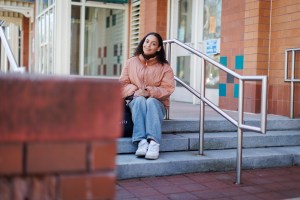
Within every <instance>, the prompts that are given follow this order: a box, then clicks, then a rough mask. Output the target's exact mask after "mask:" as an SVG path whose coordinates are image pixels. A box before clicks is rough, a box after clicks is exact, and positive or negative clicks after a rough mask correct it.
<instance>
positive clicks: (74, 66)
mask: <svg viewBox="0 0 300 200" xmlns="http://www.w3.org/2000/svg"><path fill="white" fill-rule="evenodd" d="M0 7H1V11H0V20H4V21H6V26H5V27H6V31H7V34H8V35H10V34H12V31H10V33H8V29H10V30H12V29H13V28H7V27H10V26H16V27H17V28H15V31H14V33H18V34H17V36H16V34H15V36H11V35H10V38H14V41H16V38H18V40H17V41H21V42H19V43H18V42H17V43H16V44H15V47H13V48H14V49H15V50H14V52H15V55H17V56H16V57H17V58H18V59H17V60H18V63H19V65H22V66H25V67H26V68H27V71H28V72H30V73H41V74H56V75H79V76H97V77H102V78H106V77H109V78H117V77H118V76H119V75H120V73H121V70H122V67H123V65H124V62H125V60H126V59H127V58H129V57H130V56H132V53H133V51H134V49H135V47H136V45H137V44H138V42H139V40H140V39H141V38H142V37H143V36H144V35H145V34H147V33H148V32H152V31H155V32H159V33H160V34H161V35H162V37H163V39H174V38H175V39H178V40H179V41H181V42H184V43H186V44H187V45H189V46H191V47H193V48H195V49H196V50H199V51H201V52H203V53H205V54H207V55H209V56H210V57H212V58H213V59H215V60H216V61H218V62H220V63H221V64H222V65H224V66H226V67H227V68H229V69H231V70H233V71H235V72H236V73H238V74H240V75H266V76H268V113H270V114H278V115H284V116H290V115H291V112H292V113H293V115H294V116H295V117H300V99H299V98H300V94H299V93H300V86H299V82H296V83H295V84H294V86H291V83H290V82H289V80H292V79H296V80H298V81H299V79H300V78H299V76H300V69H299V68H300V63H299V60H300V58H299V51H298V50H297V48H299V47H300V37H299V35H300V34H299V32H300V2H297V1H292V0H66V1H58V0H36V1H20V0H19V1H18V0H11V1H8V0H1V1H0ZM15 7H17V8H26V9H25V11H22V12H20V10H18V9H14V10H13V8H15ZM14 18H17V19H18V20H17V21H19V22H15V21H13V19H14ZM14 20H15V19H14ZM11 45H12V46H13V44H12V43H11ZM172 48H173V47H172ZM287 49H291V51H286V50H287ZM295 49H296V50H295ZM294 50H295V51H294ZM2 52H3V51H2ZM18 52H19V53H18ZM286 52H287V53H286ZM170 61H171V65H172V67H173V69H174V72H175V74H176V76H178V77H179V78H180V79H182V80H183V81H184V82H185V83H187V84H189V85H191V86H192V87H194V88H195V89H196V90H200V83H201V80H200V79H201V78H200V75H199V74H200V67H201V61H200V60H199V58H197V57H196V56H193V55H191V54H190V53H188V52H186V51H184V50H182V49H181V48H178V47H176V46H175V47H174V49H172V59H171V60H170ZM1 62H2V63H7V61H5V60H4V58H3V56H1ZM2 66H4V64H3V65H2V64H1V70H3V71H5V69H7V68H8V67H2ZM285 66H287V70H285ZM292 66H294V68H295V69H294V70H292ZM205 82H206V88H207V89H206V96H207V98H209V99H210V100H211V101H212V102H213V103H215V104H216V105H218V106H220V107H221V108H223V109H229V110H237V106H238V98H237V97H238V95H239V94H238V91H239V82H238V80H236V79H235V78H234V77H232V76H231V75H228V74H226V73H225V72H223V71H220V70H218V69H216V68H215V67H213V66H209V65H208V66H207V69H206V81H205ZM291 88H293V92H294V96H291V94H292V92H291V91H292V90H291ZM260 92H261V84H260V83H259V82H254V83H252V82H249V83H247V84H246V85H245V105H244V106H245V111H247V112H254V113H259V112H260V99H261V96H260ZM172 98H173V99H174V100H178V101H185V102H193V103H198V100H197V99H195V97H193V96H192V95H191V94H189V93H188V92H187V91H186V90H185V89H184V88H182V87H181V86H180V85H177V87H176V91H175V93H174V95H172ZM291 105H293V106H292V107H291Z"/></svg>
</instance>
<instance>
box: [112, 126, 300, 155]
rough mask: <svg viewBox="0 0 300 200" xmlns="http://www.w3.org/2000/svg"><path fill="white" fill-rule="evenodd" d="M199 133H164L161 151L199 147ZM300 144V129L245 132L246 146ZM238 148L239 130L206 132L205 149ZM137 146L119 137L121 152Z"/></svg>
mask: <svg viewBox="0 0 300 200" xmlns="http://www.w3.org/2000/svg"><path fill="white" fill-rule="evenodd" d="M198 138H199V134H198V133H168V134H163V135H162V142H161V146H160V151H161V152H170V151H190V150H198V149H199V139H198ZM281 146H300V130H287V131H267V133H266V134H260V133H255V132H244V139H243V147H244V148H261V147H281ZM236 148H237V132H212V133H205V134H204V151H205V150H221V149H236ZM135 151H136V146H135V145H133V144H132V143H131V138H119V139H118V149H117V152H118V153H119V154H124V153H134V152H135Z"/></svg>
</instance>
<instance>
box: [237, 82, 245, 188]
mask: <svg viewBox="0 0 300 200" xmlns="http://www.w3.org/2000/svg"><path fill="white" fill-rule="evenodd" d="M239 85H240V86H239V97H238V145H237V158H236V164H237V165H236V184H240V183H241V176H242V160H243V152H242V151H243V129H242V128H241V127H240V126H241V124H243V120H244V116H243V115H244V111H243V108H244V82H243V80H241V79H240V80H239Z"/></svg>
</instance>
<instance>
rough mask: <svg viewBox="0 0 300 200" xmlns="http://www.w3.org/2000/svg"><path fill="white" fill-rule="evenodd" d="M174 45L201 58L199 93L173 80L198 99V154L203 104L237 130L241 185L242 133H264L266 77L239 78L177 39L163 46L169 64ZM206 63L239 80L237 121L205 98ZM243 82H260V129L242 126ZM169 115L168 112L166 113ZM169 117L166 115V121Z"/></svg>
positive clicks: (201, 149) (238, 177) (239, 180)
mask: <svg viewBox="0 0 300 200" xmlns="http://www.w3.org/2000/svg"><path fill="white" fill-rule="evenodd" d="M173 43H175V44H177V45H178V46H180V47H181V48H184V49H186V50H187V51H189V52H191V53H193V54H194V55H196V56H198V57H200V58H201V87H200V88H201V89H200V90H201V92H200V93H199V92H198V91H196V90H195V89H194V88H192V87H191V86H189V85H187V84H186V83H185V82H183V81H182V80H180V79H179V78H178V77H176V76H175V80H176V81H177V82H179V83H180V84H181V85H182V86H183V87H184V88H186V89H187V90H188V91H190V92H191V93H192V94H193V95H195V96H196V97H197V98H198V99H200V130H199V154H200V155H203V147H204V109H205V104H207V105H208V106H210V107H211V108H212V109H214V110H215V111H216V112H218V113H219V114H220V115H222V116H223V117H224V118H226V119H227V120H228V121H229V122H231V123H232V124H233V125H234V126H236V127H237V128H238V142H237V144H238V145H237V159H236V162H237V178H236V183H237V184H240V183H241V171H242V146H243V131H244V130H252V131H256V132H260V133H264V134H265V133H266V123H267V76H241V75H239V74H238V73H236V72H234V71H231V70H230V69H228V68H227V67H225V66H223V65H221V64H220V63H218V62H217V61H215V60H213V59H212V58H210V57H209V56H207V55H205V54H204V53H201V52H200V51H198V50H196V49H194V48H192V47H190V46H188V45H186V44H184V43H182V42H180V41H179V40H177V39H172V40H165V41H164V45H165V46H166V45H167V44H168V46H167V48H166V50H167V53H168V54H167V57H168V61H169V63H170V62H171V49H172V48H171V45H172V44H173ZM206 62H209V63H211V64H212V65H214V66H216V67H218V68H219V69H220V70H223V71H224V72H226V73H229V74H231V75H232V76H234V77H235V78H237V79H238V80H239V96H238V120H237V121H236V120H235V119H233V118H232V117H231V116H229V115H228V114H227V113H225V112H224V111H223V110H222V109H220V108H219V107H218V106H216V105H215V104H214V103H212V102H211V101H210V100H209V99H207V98H206V97H205V82H204V81H205V68H206ZM245 81H261V82H262V90H261V118H260V121H261V124H260V127H256V126H251V125H246V124H244V102H243V98H244V83H245ZM168 114H169V112H168ZM168 118H169V115H167V119H168Z"/></svg>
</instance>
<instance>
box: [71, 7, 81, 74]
mask: <svg viewBox="0 0 300 200" xmlns="http://www.w3.org/2000/svg"><path fill="white" fill-rule="evenodd" d="M70 55H71V59H70V74H74V75H79V68H80V67H79V66H80V63H79V57H80V6H72V10H71V49H70Z"/></svg>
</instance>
